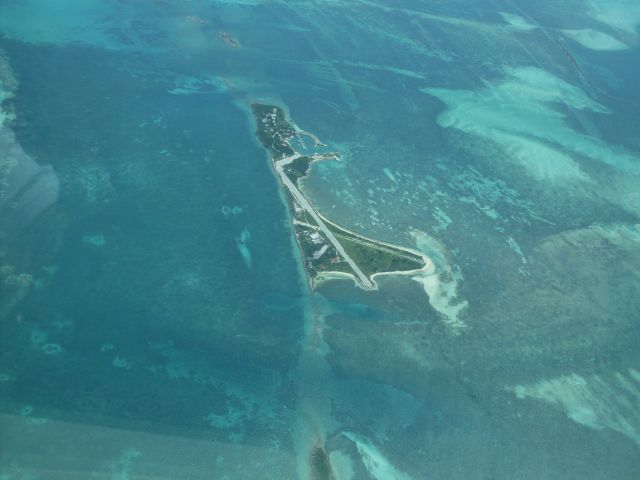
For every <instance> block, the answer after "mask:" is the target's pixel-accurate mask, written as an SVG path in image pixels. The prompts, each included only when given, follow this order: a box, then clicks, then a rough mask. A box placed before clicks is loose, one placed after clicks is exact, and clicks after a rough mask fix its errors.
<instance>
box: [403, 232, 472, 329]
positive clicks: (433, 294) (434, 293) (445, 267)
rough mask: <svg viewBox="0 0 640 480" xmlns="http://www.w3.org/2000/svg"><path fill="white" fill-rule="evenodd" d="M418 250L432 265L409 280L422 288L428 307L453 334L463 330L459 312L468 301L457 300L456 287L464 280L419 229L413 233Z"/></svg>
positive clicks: (430, 239)
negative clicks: (442, 319) (427, 299)
mask: <svg viewBox="0 0 640 480" xmlns="http://www.w3.org/2000/svg"><path fill="white" fill-rule="evenodd" d="M412 236H413V238H414V241H415V242H416V246H417V248H418V250H420V251H421V252H422V253H424V254H425V255H426V256H427V257H428V258H429V259H430V261H431V264H430V265H428V266H427V268H425V270H424V271H423V272H420V273H419V274H417V275H415V276H413V277H412V279H413V280H414V281H416V282H418V283H420V284H422V287H423V288H424V291H425V292H426V294H427V296H428V297H429V303H430V304H431V306H432V307H433V308H434V309H435V310H436V311H437V312H438V313H440V314H441V315H442V317H443V318H444V321H445V322H446V324H447V325H448V326H449V328H451V330H452V331H453V332H454V333H460V332H461V331H462V330H463V329H464V328H466V326H467V325H466V323H465V322H464V321H463V320H462V318H461V316H462V312H463V311H464V310H465V309H466V308H467V306H468V302H467V301H466V300H461V299H460V298H458V285H459V284H460V282H462V280H463V276H462V273H461V272H460V269H459V268H457V267H455V266H452V265H451V264H450V263H449V261H448V260H447V258H446V253H445V251H446V250H445V248H444V247H443V246H442V245H441V244H440V243H439V242H438V241H437V240H436V239H434V238H433V237H431V236H430V235H428V234H426V233H424V232H420V231H418V230H414V231H412Z"/></svg>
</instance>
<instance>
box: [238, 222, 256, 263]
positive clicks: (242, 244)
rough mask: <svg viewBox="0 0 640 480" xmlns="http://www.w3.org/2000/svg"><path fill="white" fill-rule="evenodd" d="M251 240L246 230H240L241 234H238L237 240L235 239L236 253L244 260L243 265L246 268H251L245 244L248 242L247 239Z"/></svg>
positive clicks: (249, 251) (249, 252) (248, 251)
mask: <svg viewBox="0 0 640 480" xmlns="http://www.w3.org/2000/svg"><path fill="white" fill-rule="evenodd" d="M250 238H251V234H250V233H249V230H248V229H246V228H245V229H244V230H242V232H241V233H240V236H239V237H238V238H236V245H237V246H238V251H239V252H240V255H242V259H243V260H244V263H245V264H246V265H247V267H248V268H251V262H252V259H251V250H249V247H248V246H247V242H248V241H249V239H250Z"/></svg>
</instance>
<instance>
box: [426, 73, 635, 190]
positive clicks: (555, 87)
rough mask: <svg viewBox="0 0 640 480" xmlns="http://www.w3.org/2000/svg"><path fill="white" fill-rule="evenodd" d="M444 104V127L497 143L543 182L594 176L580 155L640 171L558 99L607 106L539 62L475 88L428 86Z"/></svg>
mask: <svg viewBox="0 0 640 480" xmlns="http://www.w3.org/2000/svg"><path fill="white" fill-rule="evenodd" d="M422 91H423V92H425V93H427V94H429V95H433V96H434V97H437V98H438V99H440V100H441V101H442V102H443V103H444V104H445V105H446V106H447V108H446V110H445V111H444V112H443V113H441V114H440V116H439V117H438V123H439V125H440V126H441V127H443V128H455V129H457V130H461V131H463V132H466V133H469V134H472V135H476V136H479V137H482V138H485V139H487V140H490V141H491V142H493V143H495V144H497V145H498V146H499V147H501V148H502V149H503V150H504V152H505V153H506V157H507V158H508V159H510V160H511V161H513V162H514V163H517V164H519V165H521V166H522V167H523V168H524V169H525V171H526V172H528V173H529V174H530V175H531V176H532V177H534V178H536V179H538V180H540V181H545V182H585V181H590V180H589V177H588V176H587V174H586V173H585V172H584V171H583V170H582V168H581V165H580V163H579V161H578V159H580V157H587V158H589V159H592V160H595V161H598V162H601V163H603V164H606V165H608V166H610V167H612V168H613V169H614V170H615V171H617V172H620V173H624V174H628V173H635V174H637V173H640V163H638V162H637V160H636V159H635V158H634V156H633V155H631V154H630V153H628V152H627V151H625V150H624V149H623V148H620V147H617V146H612V145H609V144H607V143H605V142H604V141H603V140H601V139H600V138H598V137H597V136H594V135H590V134H587V133H584V132H581V131H578V130H576V129H575V128H574V127H573V126H572V125H570V123H569V121H568V120H567V118H566V115H565V113H564V112H563V111H561V109H559V108H557V104H564V105H565V106H566V107H569V108H571V109H573V110H574V111H581V110H583V111H590V112H596V113H600V114H607V113H608V111H607V109H606V108H605V107H604V106H602V105H601V104H599V103H597V102H596V101H594V100H592V99H591V98H589V97H588V96H587V94H586V93H585V92H584V91H583V90H581V89H580V88H578V87H576V86H574V85H571V84H569V83H567V82H565V81H564V80H562V79H560V78H558V77H556V76H554V75H552V74H551V73H549V72H546V71H545V70H542V69H539V68H536V67H521V68H507V69H505V78H503V79H502V80H501V81H499V82H497V83H489V82H486V83H485V86H484V87H482V88H479V89H477V90H452V89H444V88H425V89H423V90H422Z"/></svg>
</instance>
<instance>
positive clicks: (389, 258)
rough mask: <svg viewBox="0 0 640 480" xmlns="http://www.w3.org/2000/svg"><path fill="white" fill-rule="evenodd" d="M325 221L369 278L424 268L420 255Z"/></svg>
mask: <svg viewBox="0 0 640 480" xmlns="http://www.w3.org/2000/svg"><path fill="white" fill-rule="evenodd" d="M323 220H324V221H325V224H326V225H327V227H328V228H329V229H330V230H331V231H332V232H333V234H334V235H335V236H336V238H337V239H338V241H339V242H340V243H341V244H342V246H343V247H344V249H345V251H346V252H347V253H348V254H349V256H350V257H351V258H352V259H353V261H354V262H356V264H357V265H358V266H359V267H360V269H361V270H362V272H363V273H364V274H365V275H367V276H371V275H373V274H374V273H382V272H396V271H397V272H401V271H409V270H416V269H419V268H422V267H424V261H423V260H422V257H421V256H420V255H416V254H415V253H411V252H408V251H406V250H403V249H401V248H395V247H393V246H391V245H386V244H382V243H378V242H374V241H371V240H368V239H366V238H364V237H360V236H358V235H356V234H353V233H351V232H348V231H346V230H343V229H342V228H340V227H338V226H337V225H335V224H333V223H331V222H330V221H328V220H327V219H326V218H323Z"/></svg>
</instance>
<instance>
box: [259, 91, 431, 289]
mask: <svg viewBox="0 0 640 480" xmlns="http://www.w3.org/2000/svg"><path fill="white" fill-rule="evenodd" d="M251 110H252V112H253V117H254V120H255V122H256V126H257V127H256V135H257V137H258V140H259V141H260V143H261V144H262V146H263V147H264V148H265V149H266V150H267V151H268V152H269V155H270V157H271V164H272V167H273V169H274V172H275V174H276V177H277V178H278V180H279V182H280V184H281V185H282V187H283V191H284V195H285V198H286V199H287V203H288V205H289V208H290V210H291V212H292V216H293V219H292V227H293V232H294V234H295V238H296V241H297V243H298V246H299V248H300V251H301V254H302V259H303V263H304V268H305V271H306V272H307V277H308V280H309V285H310V287H311V288H312V289H314V288H315V287H317V286H318V285H319V284H321V283H322V282H324V281H327V280H330V279H332V278H339V277H345V276H347V277H351V278H353V280H354V281H355V282H356V285H358V286H359V287H361V288H364V289H366V290H375V289H377V288H378V285H377V283H376V280H375V277H376V276H378V275H406V274H414V273H418V272H420V271H422V270H424V269H426V268H429V266H430V265H431V262H430V260H429V259H428V258H427V257H425V256H424V255H422V254H421V253H419V252H417V251H414V250H410V249H407V248H403V247H400V246H397V245H393V244H390V243H385V242H380V241H377V240H372V239H369V238H366V237H363V236H362V235H359V234H357V233H354V232H351V231H349V230H347V229H345V228H343V227H341V226H339V225H337V224H335V223H334V222H332V221H331V220H329V219H328V218H327V217H326V216H324V215H322V214H321V213H320V212H319V211H318V210H317V209H316V207H315V206H314V205H313V204H312V203H311V201H310V200H309V199H308V198H307V196H306V195H305V194H304V192H303V190H302V188H301V185H300V180H301V179H303V178H305V177H306V176H307V175H308V174H309V171H310V167H311V164H312V163H313V162H316V161H321V160H339V159H340V154H339V153H338V152H328V151H326V147H327V146H326V145H324V144H323V143H322V142H320V140H319V139H318V137H317V136H315V135H314V134H312V133H309V132H305V131H304V130H302V129H300V128H298V127H297V126H296V125H295V123H294V122H293V121H291V120H290V119H289V118H288V117H287V115H286V114H285V112H284V110H283V109H282V108H280V107H278V106H274V105H266V104H262V103H252V104H251ZM305 142H306V143H305ZM309 143H312V144H313V145H312V146H309ZM296 148H297V149H299V150H303V153H301V152H299V151H297V150H296Z"/></svg>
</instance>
